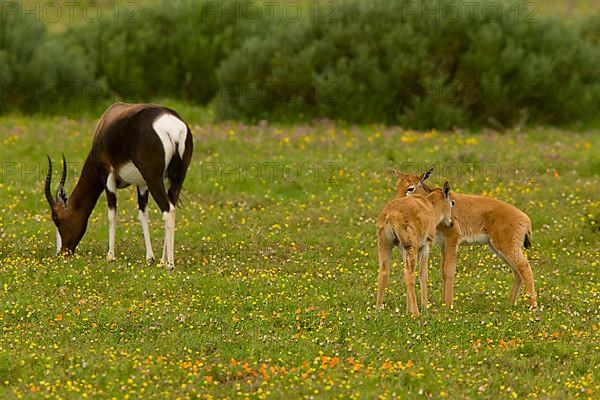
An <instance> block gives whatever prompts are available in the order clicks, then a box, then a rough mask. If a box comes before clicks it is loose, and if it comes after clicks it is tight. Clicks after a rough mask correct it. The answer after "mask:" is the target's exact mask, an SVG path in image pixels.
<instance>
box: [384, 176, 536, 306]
mask: <svg viewBox="0 0 600 400" xmlns="http://www.w3.org/2000/svg"><path fill="white" fill-rule="evenodd" d="M432 171H433V167H431V168H430V169H429V170H428V171H427V172H425V173H424V174H422V175H416V174H410V173H399V172H397V171H394V173H395V174H396V177H397V182H396V198H403V197H405V196H410V195H412V194H420V195H427V194H428V193H430V192H431V191H432V189H431V188H429V187H428V186H427V185H426V184H425V181H426V180H427V179H428V178H429V177H430V176H431V173H432ZM453 198H454V199H455V200H456V207H454V208H453V210H452V220H453V221H454V226H444V225H440V226H438V229H437V233H436V240H435V241H436V243H438V244H439V245H440V247H441V250H442V262H441V270H442V297H443V299H444V304H445V305H446V306H448V307H451V306H452V302H453V286H454V276H455V275H456V260H457V253H458V247H459V246H460V245H463V244H487V245H488V247H489V248H490V250H492V252H494V253H495V254H496V255H497V256H498V257H499V258H500V259H502V260H504V261H505V262H506V263H507V264H508V265H509V266H510V267H511V269H512V272H513V275H514V283H513V287H512V290H511V292H510V297H509V301H510V304H511V305H514V304H516V301H517V296H518V295H519V291H520V289H521V285H522V284H523V283H525V289H526V290H527V292H528V294H529V304H530V306H531V307H532V308H535V307H536V304H537V303H536V295H535V285H534V281H533V272H532V270H531V266H530V265H529V261H528V260H527V257H526V256H525V254H523V251H522V249H521V246H524V247H525V248H527V249H528V248H530V247H531V220H530V219H529V217H528V216H527V214H525V213H524V212H523V211H521V210H519V209H518V208H517V207H515V206H513V205H511V204H508V203H506V202H504V201H501V200H497V199H493V198H490V197H484V196H474V195H468V194H461V193H456V192H454V193H453Z"/></svg>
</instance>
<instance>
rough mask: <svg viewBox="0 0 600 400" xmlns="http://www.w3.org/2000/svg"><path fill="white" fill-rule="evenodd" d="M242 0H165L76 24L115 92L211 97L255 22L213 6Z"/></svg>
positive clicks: (199, 99) (144, 96) (246, 0)
mask: <svg viewBox="0 0 600 400" xmlns="http://www.w3.org/2000/svg"><path fill="white" fill-rule="evenodd" d="M250 2H251V1H250V0H243V1H221V2H216V3H215V2H213V1H192V0H187V1H177V2H161V3H158V4H157V5H155V6H147V7H145V8H142V9H140V12H139V15H137V16H135V18H134V19H132V20H130V21H128V20H125V18H123V19H121V20H116V21H115V20H114V19H106V20H103V21H101V22H100V23H98V24H88V25H86V26H83V27H77V28H74V32H73V34H72V36H74V37H75V36H76V37H77V38H78V39H77V45H78V46H80V47H81V48H82V49H83V50H84V52H85V54H87V56H88V57H89V58H90V59H91V60H92V62H93V63H94V65H95V69H96V71H97V74H98V76H100V77H103V78H104V79H106V82H107V84H108V86H109V87H110V88H111V90H113V91H114V92H115V93H117V94H119V95H121V96H124V97H126V98H130V99H135V100H142V99H146V100H147V99H149V98H155V97H157V96H171V97H176V98H183V99H188V100H193V101H194V102H197V103H207V102H208V101H210V100H211V99H212V98H213V97H214V95H215V93H216V91H217V82H216V76H215V71H216V67H217V66H218V64H219V62H221V60H222V59H223V58H224V57H225V56H226V55H227V54H228V53H229V52H230V51H232V50H233V49H236V48H237V47H238V46H239V45H240V44H241V42H242V40H243V38H244V37H245V36H247V35H252V34H253V33H254V32H255V28H256V24H248V23H245V22H247V21H245V20H244V19H243V18H241V17H240V16H239V15H235V14H231V13H221V12H218V11H215V7H241V6H242V5H243V4H245V3H250Z"/></svg>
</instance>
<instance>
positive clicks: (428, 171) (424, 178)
mask: <svg viewBox="0 0 600 400" xmlns="http://www.w3.org/2000/svg"><path fill="white" fill-rule="evenodd" d="M432 173H433V165H432V166H431V168H429V169H428V170H427V171H426V172H425V173H424V174H423V175H421V178H420V181H421V182H425V181H426V180H427V179H429V177H430V176H431V174H432Z"/></svg>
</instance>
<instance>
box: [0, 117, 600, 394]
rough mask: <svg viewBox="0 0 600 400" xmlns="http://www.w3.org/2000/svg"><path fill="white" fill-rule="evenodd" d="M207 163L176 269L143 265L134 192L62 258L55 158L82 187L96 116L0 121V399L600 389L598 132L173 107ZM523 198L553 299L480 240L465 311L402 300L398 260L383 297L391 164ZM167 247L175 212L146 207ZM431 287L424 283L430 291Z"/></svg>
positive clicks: (191, 184) (463, 187)
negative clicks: (247, 115)
mask: <svg viewBox="0 0 600 400" xmlns="http://www.w3.org/2000/svg"><path fill="white" fill-rule="evenodd" d="M180 111H181V114H182V116H183V117H184V118H186V119H187V120H188V122H189V123H190V125H191V127H192V131H193V134H194V139H195V148H194V157H193V161H192V164H191V166H190V170H189V172H188V176H187V179H186V182H185V184H184V191H183V205H182V207H181V208H180V209H179V210H178V214H177V230H176V239H175V241H176V250H175V257H176V260H175V262H176V266H175V270H174V271H173V272H168V271H167V270H166V269H164V268H163V267H161V266H160V265H158V264H146V262H145V261H144V245H143V237H142V232H141V228H140V226H139V224H138V221H137V204H136V195H135V190H134V189H133V188H128V189H125V190H121V191H119V193H118V202H119V203H118V205H119V210H118V223H117V240H116V250H117V261H116V262H113V263H108V262H106V261H105V256H106V251H107V242H108V228H107V211H106V200H105V198H104V196H102V197H101V198H100V201H99V202H98V205H97V206H96V209H95V211H94V213H93V214H92V217H91V218H90V221H89V226H88V231H87V234H86V235H85V237H84V239H83V241H82V242H81V244H80V245H79V248H78V252H77V253H76V254H75V255H73V256H71V257H56V256H55V230H54V226H53V223H52V220H51V218H50V212H49V208H48V205H47V203H46V201H45V198H44V195H43V180H44V177H45V173H46V171H47V164H46V159H45V156H46V154H47V153H48V154H50V155H51V157H52V158H53V160H54V161H55V164H54V167H55V168H54V181H53V184H56V182H58V177H59V173H60V167H59V163H58V161H59V160H60V155H61V153H62V152H64V154H65V156H66V158H67V161H68V172H69V176H68V179H67V185H66V186H67V190H68V191H69V192H70V191H71V190H72V188H73V186H74V184H75V182H76V179H77V175H78V173H79V170H80V167H81V165H82V162H83V160H84V157H85V156H86V154H87V152H88V151H89V149H90V146H91V138H92V137H91V135H92V132H93V129H94V126H95V122H96V121H95V120H94V119H93V118H83V117H82V118H81V119H75V120H74V119H68V118H64V117H41V116H37V117H20V116H5V117H2V118H0V141H1V146H0V160H1V164H0V193H1V202H0V240H1V242H0V243H1V247H0V326H1V329H2V332H1V335H0V397H1V398H7V399H12V398H27V399H37V398H65V399H81V398H117V399H141V398H144V399H151V398H156V399H162V398H166V397H169V398H181V399H185V398H205V399H211V398H232V399H244V398H251V399H254V398H259V399H260V398H274V399H290V398H306V399H310V398H320V399H330V398H331V399H333V398H339V399H375V398H411V399H413V398H414V399H422V398H425V399H427V398H434V399H437V398H449V399H458V398H489V399H501V398H508V399H511V398H539V399H566V398H582V399H593V398H598V397H599V396H600V373H599V372H598V371H600V320H599V318H598V317H599V310H600V265H599V264H600V242H599V238H600V198H599V196H598V194H599V193H600V181H599V179H598V177H599V175H600V134H599V132H598V131H583V132H580V131H566V130H558V129H553V128H535V127H531V128H527V129H525V130H508V131H491V130H490V131H483V132H478V133H477V134H472V133H469V132H463V131H456V132H451V133H450V132H438V131H427V132H416V131H407V130H403V129H401V128H390V127H384V126H379V125H368V126H351V125H344V124H338V123H332V122H328V121H319V122H314V123H312V124H307V125H272V124H269V123H258V124H255V125H245V124H242V123H236V122H222V123H214V122H212V120H210V119H207V118H204V117H203V116H202V115H201V113H194V112H192V111H193V110H185V109H183V110H180ZM430 165H435V167H436V170H435V172H434V175H433V178H432V181H433V182H435V183H436V184H438V185H440V184H441V183H443V181H444V180H446V179H448V180H449V181H450V182H451V184H452V186H453V189H454V190H456V191H458V192H463V193H473V194H483V195H487V196H493V197H496V198H499V199H502V200H506V201H508V202H511V203H513V204H515V205H516V206H518V207H519V208H521V209H522V210H524V211H525V212H527V213H528V215H529V216H530V217H531V219H532V221H533V229H534V232H533V247H532V249H531V250H529V251H528V253H527V255H528V257H529V259H530V262H531V264H532V267H533V270H534V276H535V280H536V286H537V291H538V302H539V308H538V309H537V310H534V311H530V310H529V309H528V306H527V301H526V296H525V294H524V293H522V295H521V297H520V298H519V301H518V304H517V305H516V306H514V307H510V306H509V305H508V295H509V291H510V288H511V286H512V279H513V278H512V273H511V272H510V269H509V267H508V266H506V265H504V264H503V263H502V262H501V261H500V260H499V259H498V258H497V257H496V256H494V255H493V254H492V253H491V252H490V251H488V249H487V248H485V247H483V246H474V247H462V248H461V250H460V254H459V262H458V273H457V277H456V280H455V307H454V309H445V308H444V307H443V306H442V304H441V289H440V280H441V277H440V271H439V261H440V257H439V249H438V248H434V250H433V251H432V257H431V259H430V282H429V290H430V296H431V298H430V301H431V307H430V308H429V309H428V310H427V311H426V312H424V314H423V315H422V316H421V317H418V318H414V317H411V316H408V315H406V314H405V312H404V309H405V288H404V284H403V280H402V274H401V272H400V271H401V266H400V265H399V263H398V262H399V260H400V256H399V254H398V253H397V252H395V259H396V263H395V264H394V266H393V269H392V277H391V280H390V283H389V285H388V290H387V293H386V308H385V309H384V310H383V311H378V310H376V309H375V307H374V304H375V291H376V276H377V268H378V265H377V251H376V243H375V219H376V217H377V215H378V213H379V212H380V210H381V209H382V208H383V206H384V205H385V203H386V202H387V201H389V200H390V199H392V198H393V197H394V191H393V187H394V176H393V174H392V173H391V169H392V168H397V169H400V170H402V171H406V172H408V171H423V170H425V169H426V168H427V167H429V166H430ZM150 219H151V232H152V241H153V245H154V250H155V252H156V253H157V255H158V256H160V250H161V248H162V246H161V244H162V240H163V235H164V231H163V224H162V220H161V216H160V213H159V211H158V207H157V206H156V204H155V203H154V202H153V201H152V200H151V202H150ZM417 290H418V289H417Z"/></svg>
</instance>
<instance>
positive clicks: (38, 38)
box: [0, 8, 104, 112]
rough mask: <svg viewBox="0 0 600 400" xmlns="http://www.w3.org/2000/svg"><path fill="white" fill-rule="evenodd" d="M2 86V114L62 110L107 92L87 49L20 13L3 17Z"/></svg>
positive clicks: (0, 28) (0, 30)
mask: <svg viewBox="0 0 600 400" xmlns="http://www.w3.org/2000/svg"><path fill="white" fill-rule="evenodd" d="M2 10H4V8H2ZM0 85H1V86H0V96H1V97H0V112H2V111H7V110H23V111H34V110H39V109H40V108H52V109H55V110H56V109H58V108H59V107H61V106H62V105H64V104H65V103H67V102H72V101H78V100H83V99H84V98H85V96H86V95H87V96H95V97H99V96H102V95H103V94H104V87H103V86H102V85H100V84H97V83H96V82H95V71H94V69H93V66H91V65H90V63H89V62H88V59H87V58H86V57H85V56H84V54H83V53H82V52H81V51H79V50H78V49H77V48H76V47H73V46H69V44H68V43H67V42H65V41H64V40H61V39H60V38H59V37H57V36H54V35H49V34H48V32H47V30H46V26H44V25H43V24H41V23H36V22H35V21H33V19H32V18H29V19H25V18H21V17H20V16H19V15H14V14H3V15H2V18H1V19H0Z"/></svg>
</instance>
